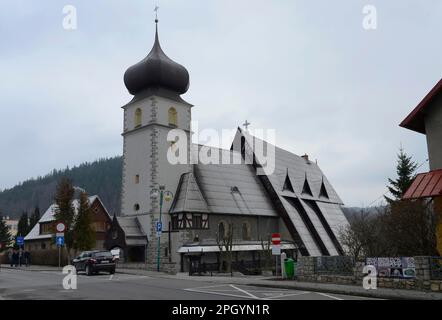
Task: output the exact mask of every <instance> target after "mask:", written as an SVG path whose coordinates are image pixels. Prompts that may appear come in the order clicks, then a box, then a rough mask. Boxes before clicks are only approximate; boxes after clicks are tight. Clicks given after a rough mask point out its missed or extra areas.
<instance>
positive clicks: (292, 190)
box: [282, 169, 295, 193]
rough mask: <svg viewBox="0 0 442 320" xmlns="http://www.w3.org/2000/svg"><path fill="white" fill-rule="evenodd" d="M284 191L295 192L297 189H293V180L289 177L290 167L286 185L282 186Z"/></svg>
mask: <svg viewBox="0 0 442 320" xmlns="http://www.w3.org/2000/svg"><path fill="white" fill-rule="evenodd" d="M282 191H290V192H293V193H295V189H293V186H292V182H291V181H290V177H289V169H287V174H286V176H285V181H284V186H283V187H282Z"/></svg>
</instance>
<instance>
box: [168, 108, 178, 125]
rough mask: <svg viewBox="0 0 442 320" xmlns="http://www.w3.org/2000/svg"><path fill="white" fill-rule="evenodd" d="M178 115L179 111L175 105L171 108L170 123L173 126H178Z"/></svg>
mask: <svg viewBox="0 0 442 320" xmlns="http://www.w3.org/2000/svg"><path fill="white" fill-rule="evenodd" d="M177 118H178V116H177V111H176V109H175V108H174V107H172V108H170V109H169V125H171V126H175V127H177V126H178V119H177Z"/></svg>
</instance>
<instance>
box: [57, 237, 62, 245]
mask: <svg viewBox="0 0 442 320" xmlns="http://www.w3.org/2000/svg"><path fill="white" fill-rule="evenodd" d="M56 243H57V246H59V247H63V246H64V237H57V238H56Z"/></svg>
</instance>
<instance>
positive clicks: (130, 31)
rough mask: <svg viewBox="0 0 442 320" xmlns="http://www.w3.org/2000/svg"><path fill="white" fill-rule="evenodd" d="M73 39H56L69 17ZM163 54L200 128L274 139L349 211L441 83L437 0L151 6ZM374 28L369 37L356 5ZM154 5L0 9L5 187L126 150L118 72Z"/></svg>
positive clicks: (415, 149)
mask: <svg viewBox="0 0 442 320" xmlns="http://www.w3.org/2000/svg"><path fill="white" fill-rule="evenodd" d="M65 5H74V6H75V7H76V9H77V17H78V29H77V30H75V31H67V30H65V29H63V25H62V22H63V19H64V16H65V15H64V14H63V7H64V6H65ZM159 5H160V7H161V9H160V39H161V43H162V47H163V49H164V50H165V52H166V53H167V54H168V55H169V56H170V57H171V58H173V59H174V60H175V61H177V62H179V63H181V64H183V65H184V66H186V68H187V69H188V70H189V72H190V75H191V87H190V90H189V92H188V93H187V94H186V95H185V96H184V98H185V99H186V100H187V101H189V102H190V103H192V104H194V105H195V108H194V109H193V118H194V120H197V121H199V126H200V129H202V128H215V129H217V130H221V129H225V128H235V127H237V126H238V125H240V124H242V123H243V122H244V120H246V119H247V120H249V121H250V122H251V123H252V127H254V128H269V129H273V128H274V129H276V130H277V144H278V145H279V146H281V147H283V148H285V149H287V150H289V151H292V152H294V153H296V154H304V153H307V154H309V155H310V157H311V158H312V159H317V160H318V163H319V165H320V166H321V168H322V169H323V171H324V172H325V174H326V175H327V176H328V178H329V180H330V181H331V182H332V183H333V185H334V186H335V188H336V189H337V191H338V193H339V194H340V195H341V197H342V198H343V200H344V201H345V203H346V204H347V205H350V206H366V205H369V204H371V203H372V202H373V201H374V200H376V199H377V198H378V197H379V196H380V195H382V194H383V193H384V192H385V184H386V180H387V178H388V177H391V176H394V170H395V161H396V153H397V151H398V148H399V146H400V145H401V144H402V145H403V147H404V148H405V150H406V152H408V153H409V154H411V155H413V157H414V159H415V160H416V161H417V162H419V163H423V162H425V160H426V159H427V151H426V143H425V137H424V136H423V135H420V134H417V133H413V132H410V131H407V130H405V129H402V128H400V127H399V126H398V124H399V123H400V122H401V120H403V118H405V116H406V115H407V114H408V113H409V112H410V111H411V110H412V109H413V108H414V107H415V106H416V105H417V104H418V103H419V101H420V100H421V99H422V98H423V97H424V96H425V94H426V93H427V92H428V91H429V90H430V89H431V88H432V87H433V86H434V85H435V84H436V82H437V81H439V79H440V78H441V76H442V59H441V58H440V57H441V56H440V55H441V52H442V42H441V41H440V34H441V31H442V2H441V1H440V0H425V1H418V0H414V1H411V0H395V1H385V0H384V1H375V0H370V1H368V0H367V1H362V0H334V1H330V0H314V1H312V0H305V1H304V0H303V1H301V0H297V1H294V0H276V1H264V0H240V1H237V0H236V1H233V0H207V1H203V0H186V1H182V0H159ZM366 5H374V6H375V7H376V9H377V23H378V25H377V29H376V30H370V31H367V30H365V29H364V28H363V24H362V22H363V19H364V14H363V8H364V6H366ZM154 6H155V1H154V0H92V1H91V0H82V1H80V0H70V1H69V2H68V1H66V3H64V1H60V0H41V1H34V0H0V40H1V41H0V73H1V77H0V150H1V157H0V189H2V188H9V187H12V186H14V185H15V184H16V183H18V182H20V181H23V180H26V179H27V178H30V177H36V176H39V175H44V174H46V173H48V172H49V171H51V170H52V169H53V168H64V167H66V166H67V165H69V166H73V165H77V164H80V163H82V162H84V161H93V160H95V159H97V158H101V157H110V156H115V155H119V154H121V153H122V137H121V136H120V133H121V131H122V116H123V113H122V110H121V109H120V107H121V106H122V105H124V104H125V103H126V102H128V101H129V100H130V99H131V96H130V95H129V94H128V92H127V90H126V88H125V87H124V84H123V80H122V79H123V74H124V71H125V70H126V69H127V68H128V67H129V66H130V65H132V64H134V63H136V62H138V61H139V60H140V59H142V58H144V56H145V55H146V54H147V53H148V52H149V51H150V49H151V46H152V43H153V36H154V23H153V20H154V14H153V8H154ZM427 168H428V166H427V165H426V164H425V165H424V166H422V167H421V169H420V170H421V171H424V170H427Z"/></svg>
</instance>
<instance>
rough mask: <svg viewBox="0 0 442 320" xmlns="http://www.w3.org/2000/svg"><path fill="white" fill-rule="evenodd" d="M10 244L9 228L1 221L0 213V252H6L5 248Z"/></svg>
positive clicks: (0, 215)
mask: <svg viewBox="0 0 442 320" xmlns="http://www.w3.org/2000/svg"><path fill="white" fill-rule="evenodd" d="M10 243H11V233H10V232H9V227H8V226H7V225H6V222H5V221H4V220H3V216H2V214H1V213H0V252H1V251H4V250H6V248H7V247H8V246H9V244H10Z"/></svg>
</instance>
